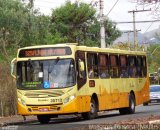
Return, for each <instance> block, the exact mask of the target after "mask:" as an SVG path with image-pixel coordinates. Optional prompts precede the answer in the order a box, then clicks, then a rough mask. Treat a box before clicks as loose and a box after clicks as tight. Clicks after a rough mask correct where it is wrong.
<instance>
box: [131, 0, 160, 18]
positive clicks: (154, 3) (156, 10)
mask: <svg viewBox="0 0 160 130" xmlns="http://www.w3.org/2000/svg"><path fill="white" fill-rule="evenodd" d="M132 1H133V2H136V3H137V4H138V5H142V6H143V8H144V7H150V8H151V9H152V15H154V16H155V18H156V19H159V18H160V0H132Z"/></svg>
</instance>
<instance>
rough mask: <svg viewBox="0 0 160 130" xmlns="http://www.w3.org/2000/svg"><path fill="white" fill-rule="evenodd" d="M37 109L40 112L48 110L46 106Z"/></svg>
mask: <svg viewBox="0 0 160 130" xmlns="http://www.w3.org/2000/svg"><path fill="white" fill-rule="evenodd" d="M39 111H40V112H47V111H49V110H48V108H40V109H39Z"/></svg>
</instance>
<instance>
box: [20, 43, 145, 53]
mask: <svg viewBox="0 0 160 130" xmlns="http://www.w3.org/2000/svg"><path fill="white" fill-rule="evenodd" d="M50 47H71V48H75V50H82V51H89V52H101V53H106V52H108V53H114V54H129V55H146V52H144V51H131V50H121V49H114V48H99V47H87V46H78V43H60V44H54V45H38V46H28V47H23V48H20V49H19V50H18V51H20V50H23V49H33V48H50Z"/></svg>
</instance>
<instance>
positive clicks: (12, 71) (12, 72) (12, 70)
mask: <svg viewBox="0 0 160 130" xmlns="http://www.w3.org/2000/svg"><path fill="white" fill-rule="evenodd" d="M16 62H17V61H16V58H14V59H13V60H12V61H11V76H12V77H13V78H14V79H16V75H15V74H14V67H15V63H16Z"/></svg>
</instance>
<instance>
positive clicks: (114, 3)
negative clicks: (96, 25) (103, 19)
mask: <svg viewBox="0 0 160 130" xmlns="http://www.w3.org/2000/svg"><path fill="white" fill-rule="evenodd" d="M118 1H119V0H117V1H116V2H115V3H114V5H113V6H112V8H111V9H110V11H109V12H108V14H107V15H106V16H108V15H109V14H110V13H111V11H112V10H113V8H114V7H115V6H116V4H117V3H118Z"/></svg>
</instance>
